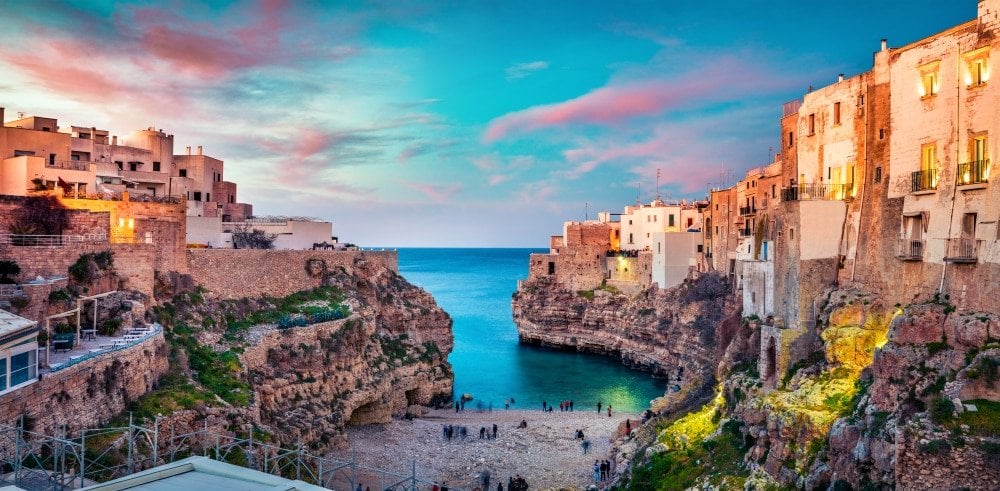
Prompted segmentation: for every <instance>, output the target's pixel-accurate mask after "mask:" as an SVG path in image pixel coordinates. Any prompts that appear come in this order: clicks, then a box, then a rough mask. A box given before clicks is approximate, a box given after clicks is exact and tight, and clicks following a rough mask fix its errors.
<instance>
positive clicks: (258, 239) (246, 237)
mask: <svg viewBox="0 0 1000 491" xmlns="http://www.w3.org/2000/svg"><path fill="white" fill-rule="evenodd" d="M276 238H278V235H277V234H269V233H266V232H264V231H263V230H261V229H257V228H255V229H253V230H251V229H250V226H249V225H237V226H236V228H235V229H234V230H233V249H274V239H276Z"/></svg>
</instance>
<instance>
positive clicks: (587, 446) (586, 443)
mask: <svg viewBox="0 0 1000 491" xmlns="http://www.w3.org/2000/svg"><path fill="white" fill-rule="evenodd" d="M580 446H581V447H583V454H584V455H587V452H589V451H590V440H583V443H581V444H580Z"/></svg>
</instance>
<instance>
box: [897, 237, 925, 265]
mask: <svg viewBox="0 0 1000 491" xmlns="http://www.w3.org/2000/svg"><path fill="white" fill-rule="evenodd" d="M896 257H897V258H899V259H901V260H903V261H923V260H924V241H923V239H906V238H902V239H899V249H898V250H897V252H896Z"/></svg>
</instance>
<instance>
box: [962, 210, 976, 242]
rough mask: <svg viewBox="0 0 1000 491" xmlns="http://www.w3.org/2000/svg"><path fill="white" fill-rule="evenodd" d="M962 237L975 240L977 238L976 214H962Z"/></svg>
mask: <svg viewBox="0 0 1000 491" xmlns="http://www.w3.org/2000/svg"><path fill="white" fill-rule="evenodd" d="M962 238H963V239H966V240H973V239H975V238H976V214H975V213H966V214H964V215H962Z"/></svg>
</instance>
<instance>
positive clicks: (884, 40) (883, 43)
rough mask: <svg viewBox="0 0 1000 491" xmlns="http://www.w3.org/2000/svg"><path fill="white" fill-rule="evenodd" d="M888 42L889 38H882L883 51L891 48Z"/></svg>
mask: <svg viewBox="0 0 1000 491" xmlns="http://www.w3.org/2000/svg"><path fill="white" fill-rule="evenodd" d="M888 43H889V41H888V40H887V39H882V51H885V50H886V49H888V48H889V47H888Z"/></svg>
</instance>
